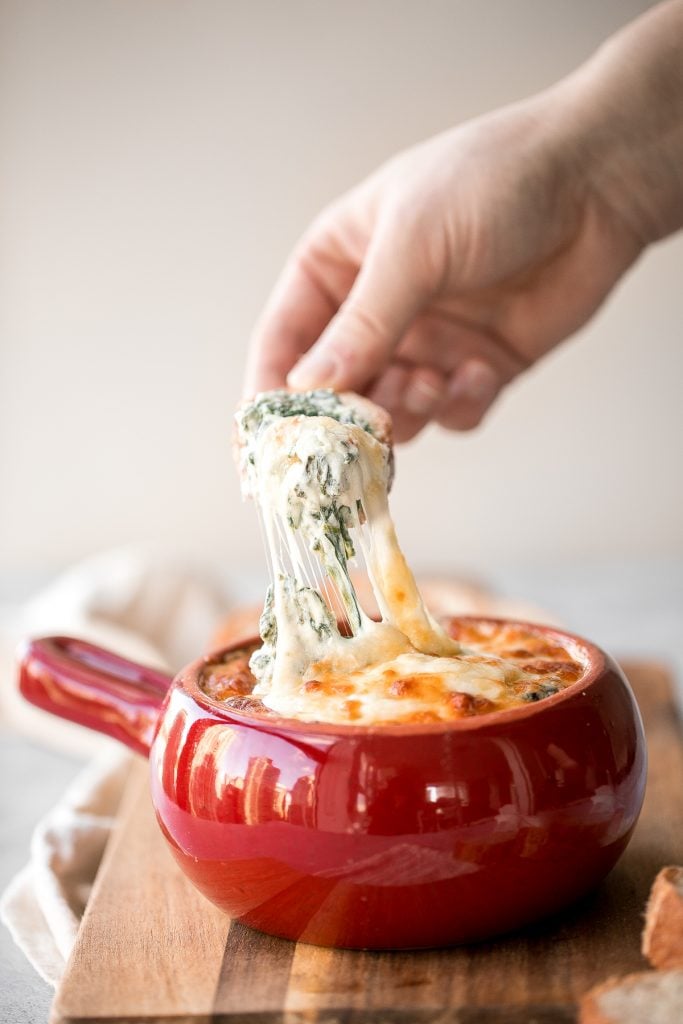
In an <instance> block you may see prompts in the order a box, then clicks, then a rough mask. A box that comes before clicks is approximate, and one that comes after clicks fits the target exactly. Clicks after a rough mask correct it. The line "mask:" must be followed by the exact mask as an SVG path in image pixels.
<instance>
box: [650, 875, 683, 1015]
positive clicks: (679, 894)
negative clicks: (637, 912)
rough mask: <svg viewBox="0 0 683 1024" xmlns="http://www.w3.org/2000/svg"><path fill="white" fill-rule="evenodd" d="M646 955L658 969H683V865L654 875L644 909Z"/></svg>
mask: <svg viewBox="0 0 683 1024" xmlns="http://www.w3.org/2000/svg"><path fill="white" fill-rule="evenodd" d="M643 956H646V957H647V959H648V960H649V961H650V963H651V964H652V966H653V967H657V968H658V969H659V970H670V969H672V968H676V967H677V968H682V969H683V867H673V866H672V867H667V868H662V870H661V871H660V872H659V874H658V875H657V877H656V878H655V881H654V885H653V886H652V889H651V891H650V898H649V900H648V903H647V908H646V910H645V928H644V930H643ZM681 1021H683V1016H682V1017H681Z"/></svg>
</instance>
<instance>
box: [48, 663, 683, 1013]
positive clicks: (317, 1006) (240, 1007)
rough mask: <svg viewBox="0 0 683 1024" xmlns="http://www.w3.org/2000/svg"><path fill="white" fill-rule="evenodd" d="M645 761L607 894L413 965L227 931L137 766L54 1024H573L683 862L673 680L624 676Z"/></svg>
mask: <svg viewBox="0 0 683 1024" xmlns="http://www.w3.org/2000/svg"><path fill="white" fill-rule="evenodd" d="M626 671H627V674H628V676H629V678H630V680H631V682H632V685H633V688H634V690H635V693H636V696H637V698H638V702H639V704H640V707H641V710H642V713H643V718H644V721H645V728H646V732H647V736H648V742H649V750H650V773H649V781H648V792H647V799H646V801H645V807H644V809H643V813H642V816H641V819H640V822H639V824H638V827H637V830H636V833H635V835H634V838H633V840H632V842H631V844H630V846H629V848H628V850H627V851H626V853H625V854H624V856H623V858H622V859H621V861H620V862H619V864H618V865H617V867H616V868H615V869H614V871H613V872H612V873H611V874H610V876H609V877H608V878H607V880H606V881H605V882H604V883H603V885H602V886H601V887H600V889H599V890H598V891H597V892H596V893H594V894H593V895H592V896H590V897H589V898H588V899H586V900H584V901H583V902H582V903H581V904H580V905H577V906H575V907H573V908H571V909H570V910H568V911H566V912H565V913H563V914H561V915H559V916H557V917H555V918H553V919H551V920H548V921H545V922H542V923H541V924H538V925H534V926H532V927H528V928H526V929H524V930H523V931H520V932H517V933H515V934H513V935H510V936H508V937H504V938H502V939H498V940H496V941H492V942H486V943H481V944H478V945H471V946H461V947H459V948H456V949H446V950H435V951H428V952H410V953H366V952H353V951H348V950H328V949H321V948H318V947H315V946H309V945H305V944H297V943H294V942H288V941H285V940H282V939H273V938H269V937H268V936H265V935H262V934H260V933H259V932H255V931H252V930H251V929H249V928H246V927H245V926H243V925H240V924H239V923H238V922H236V921H232V922H231V921H230V920H229V919H228V918H226V917H225V916H224V915H223V914H221V913H220V912H219V911H218V910H216V909H215V908H214V907H213V906H212V905H211V904H210V903H208V902H207V901H206V900H205V899H204V898H203V897H202V896H200V895H199V894H198V893H196V892H195V890H194V889H193V888H192V887H191V886H190V884H189V883H188V882H186V881H185V878H184V877H183V876H182V875H181V873H180V871H179V869H178V868H177V867H176V865H175V862H174V861H173V860H172V858H171V856H170V854H169V852H168V850H167V849H166V846H165V843H164V840H163V839H162V837H161V835H160V833H159V831H158V829H157V825H156V822H155V820H154V816H153V812H152V808H151V805H150V800H149V796H148V793H147V766H146V764H144V763H143V762H142V761H140V762H136V764H135V766H134V770H133V771H132V773H131V778H130V780H129V784H128V787H127V791H126V795H125V797H124V801H123V803H122V806H121V810H120V815H119V824H118V827H117V829H116V830H115V832H114V834H113V836H112V838H111V840H110V842H109V845H108V848H107V851H106V853H105V857H104V860H103V862H102V866H101V868H100V871H99V874H98V877H97V881H96V885H95V888H94V891H93V894H92V898H91V900H90V902H89V904H88V908H87V911H86V914H85V917H84V919H83V923H82V926H81V929H80V932H79V936H78V940H77V942H76V946H75V948H74V950H73V953H72V956H71V959H70V961H69V964H68V967H67V970H66V973H65V975H64V978H63V980H62V984H61V986H60V988H59V990H58V992H57V995H56V997H55V1000H54V1004H53V1008H52V1017H51V1020H52V1022H53V1024H72V1022H73V1024H76V1022H78V1024H86V1022H93V1024H94V1022H98V1024H105V1022H109V1024H113V1022H114V1021H126V1022H127V1024H134V1022H139V1024H171V1022H172V1024H183V1022H188V1024H190V1022H191V1024H209V1022H212V1024H238V1022H248V1024H304V1022H305V1024H357V1022H358V1024H360V1022H363V1024H420V1022H423V1024H426V1022H429V1024H446V1022H453V1024H569V1022H573V1021H574V1020H575V1004H576V1000H577V998H578V997H579V996H580V995H581V994H582V993H583V992H585V990H586V989H588V988H589V987H590V986H592V985H594V984H596V983H597V982H599V981H602V980H604V979H605V978H607V977H608V976H609V975H612V974H623V973H626V972H628V971H635V970H640V969H643V968H644V967H645V966H646V964H645V961H644V960H643V959H642V957H641V954H640V933H641V928H642V923H643V919H642V915H643V908H644V904H645V901H646V898H647V895H648V892H649V889H650V885H651V883H652V881H653V879H654V877H655V875H656V873H657V871H658V870H659V868H660V867H662V866H663V865H665V864H671V863H679V864H681V863H683V743H682V736H681V728H680V722H679V719H678V717H677V714H676V709H675V705H674V700H673V695H672V688H671V679H670V676H669V675H668V673H667V671H666V670H665V669H664V668H663V667H662V666H660V665H657V664H650V663H637V664H631V665H627V666H626Z"/></svg>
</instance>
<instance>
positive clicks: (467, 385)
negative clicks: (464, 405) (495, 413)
mask: <svg viewBox="0 0 683 1024" xmlns="http://www.w3.org/2000/svg"><path fill="white" fill-rule="evenodd" d="M499 389H500V380H499V377H498V374H497V373H496V371H495V370H494V369H493V368H492V367H491V366H489V364H488V363H483V362H482V361H481V360H480V359H469V360H468V361H467V362H466V363H463V365H462V366H461V367H460V369H459V370H457V371H456V372H455V373H454V374H453V376H452V378H451V382H450V384H449V387H448V394H449V397H450V398H451V399H454V398H455V399H458V400H459V401H465V402H477V403H481V402H490V401H491V400H492V399H493V398H494V397H495V396H496V394H497V393H498V391H499Z"/></svg>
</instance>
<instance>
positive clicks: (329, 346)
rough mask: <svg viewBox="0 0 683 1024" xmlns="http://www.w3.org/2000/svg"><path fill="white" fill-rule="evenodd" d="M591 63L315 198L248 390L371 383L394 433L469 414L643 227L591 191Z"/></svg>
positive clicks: (529, 355)
mask: <svg viewBox="0 0 683 1024" xmlns="http://www.w3.org/2000/svg"><path fill="white" fill-rule="evenodd" d="M584 78H585V76H584ZM584 78H580V80H579V83H578V85H577V84H576V83H574V82H570V83H569V84H565V83H561V84H560V86H558V87H555V88H554V89H552V90H549V91H548V92H547V93H545V94H542V95H540V96H536V97H533V98H532V99H531V100H527V101H525V102H523V103H520V104H517V105H515V106H512V107H508V108H506V109H504V110H501V111H498V112H495V113H493V114H491V115H488V116H486V117H483V118H478V119H477V120H474V121H472V122H469V123H466V124H464V125H462V126H460V127H458V128H455V129H453V130H451V131H448V132H445V133H444V134H442V135H439V136H437V137H435V138H433V139H430V140H429V141H427V142H425V143H423V144H422V145H419V146H416V147H415V148H413V149H410V150H408V151H406V152H405V153H403V154H400V155H399V156H397V157H396V158H394V159H393V160H390V161H389V162H388V163H387V164H386V165H385V166H383V167H382V168H380V169H379V170H378V171H377V172H376V173H375V174H373V175H372V176H371V177H370V178H369V179H367V180H366V181H365V182H363V183H362V184H361V185H359V186H358V187H357V188H355V189H353V190H352V191H351V192H349V193H348V194H347V195H345V196H343V197H342V198H341V199H339V200H338V201H337V202H335V203H333V204H332V205H331V206H330V207H329V208H328V209H327V210H325V211H324V212H323V213H322V214H321V216H320V217H318V219H317V220H316V221H315V222H314V224H313V225H312V226H311V228H310V229H309V231H308V232H307V233H306V234H305V236H304V237H303V239H302V240H301V242H300V243H299V245H298V246H297V247H296V249H295V251H294V253H293V255H292V257H291V258H290V260H289V262H288V264H287V265H286V267H285V270H284V272H283V275H282V277H281V279H280V281H279V282H278V284H277V286H276V288H275V290H274V292H273V294H272V296H271V298H270V300H269V302H268V304H267V306H266V309H265V311H264V313H263V316H262V317H261V320H260V322H259V324H258V325H257V328H256V331H255V335H254V338H253V343H252V348H251V352H250V360H249V368H248V375H247V389H248V390H249V391H255V390H264V389H267V388H273V387H282V386H283V385H284V383H285V381H287V383H288V384H289V385H290V386H292V387H294V388H312V387H325V386H329V387H334V388H335V389H337V390H344V389H351V390H355V391H359V392H363V393H367V394H369V396H370V397H371V398H373V399H374V400H375V401H377V402H379V403H380V404H382V405H384V406H385V407H386V408H387V409H388V410H389V411H390V412H391V413H392V415H393V417H394V426H395V433H396V437H397V440H407V439H408V438H410V437H412V436H414V435H415V434H416V433H417V432H418V431H419V430H420V429H421V428H422V427H423V426H424V425H425V424H426V423H427V422H429V420H431V419H435V420H436V421H437V422H439V423H440V424H442V425H443V426H445V427H448V428H451V429H468V428H470V427H473V426H476V425H477V424H478V423H479V422H480V420H481V418H482V416H483V415H484V413H485V412H486V410H487V409H488V408H489V406H490V405H491V403H492V402H493V401H494V399H495V397H496V396H497V395H498V393H499V392H500V391H501V389H502V388H503V387H504V386H505V385H506V384H507V383H508V382H509V381H511V380H512V379H513V378H514V377H515V376H516V375H517V374H518V373H520V372H521V371H522V370H523V369H525V368H526V367H527V366H529V365H530V364H531V363H533V362H535V361H536V360H537V359H538V358H539V357H540V356H542V355H543V354H544V353H546V352H548V351H549V350H550V349H551V348H553V347H554V346H555V345H557V344H558V343H559V342H560V341H562V340H563V339H564V338H566V337H568V336H569V335H570V334H572V333H573V332H574V331H576V330H577V329H578V328H579V327H580V326H581V325H582V324H584V323H585V322H586V321H587V320H588V319H589V317H590V316H591V315H592V313H593V312H594V311H595V310H596V309H597V308H598V307H599V305H600V304H601V303H602V301H603V300H604V298H605V297H606V296H607V294H608V293H609V291H610V290H611V288H612V287H613V285H614V284H615V283H616V281H618V279H619V278H620V277H621V275H622V274H623V273H624V271H625V270H626V269H627V268H628V266H629V265H630V264H631V263H632V262H633V261H634V260H635V259H636V258H637V256H638V254H639V253H640V251H641V250H642V248H643V247H644V245H645V244H646V242H647V241H648V240H649V239H648V238H646V237H645V234H646V232H645V231H640V230H639V225H637V224H634V222H633V221H632V220H631V219H630V218H629V217H628V216H624V215H623V210H622V209H621V207H620V206H619V203H613V202H612V201H611V200H610V196H609V195H606V194H605V190H603V189H601V188H600V182H601V181H602V178H601V176H600V174H599V173H596V169H595V167H594V166H593V164H592V162H591V159H590V153H591V151H592V150H591V143H590V140H588V141H587V140H586V137H585V136H586V133H585V131H584V130H583V125H582V118H583V120H584V121H588V120H590V119H589V118H587V117H586V113H585V112H586V109H587V106H588V107H589V108H590V109H591V110H592V107H595V106H597V100H596V99H595V95H594V94H593V95H591V90H590V89H589V90H588V91H589V101H590V102H589V103H588V105H587V104H586V103H585V102H583V103H581V102H577V94H581V92H582V90H583V92H584V93H585V91H586V86H585V81H584ZM610 84H611V83H610ZM596 89H597V87H596ZM595 91H596V90H594V92H595ZM598 91H599V90H598ZM591 104H592V106H591ZM591 131H592V132H593V133H597V135H598V138H600V139H601V143H600V145H598V146H596V147H595V148H596V152H597V151H599V152H600V159H601V161H602V164H601V166H604V165H605V163H608V164H609V163H610V160H609V159H607V160H606V158H605V153H604V150H602V149H601V146H602V145H603V142H602V136H603V135H604V132H602V134H601V126H600V124H599V121H598V123H597V124H592V125H591ZM622 141H623V140H622ZM622 151H624V152H626V156H624V157H623V160H624V161H625V162H627V160H628V147H624V146H623V145H622V146H621V148H620V147H619V146H615V149H614V152H615V153H616V154H617V155H616V156H615V157H614V160H612V162H611V164H610V176H609V180H613V179H614V178H615V177H616V176H617V172H618V171H619V166H618V162H619V159H620V158H621V157H620V154H621V152H622ZM609 156H610V157H611V156H612V154H609ZM615 161H616V163H617V166H616V168H615V165H614V164H615ZM626 171H627V168H626V166H624V174H626Z"/></svg>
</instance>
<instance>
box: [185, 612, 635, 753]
mask: <svg viewBox="0 0 683 1024" xmlns="http://www.w3.org/2000/svg"><path fill="white" fill-rule="evenodd" d="M444 620H446V621H449V620H457V621H458V622H461V621H463V622H480V623H486V624H487V625H494V626H495V625H511V626H516V627H520V628H522V629H527V630H531V631H532V632H537V633H542V634H543V635H545V636H548V635H549V636H554V637H557V638H558V639H561V640H562V642H563V644H564V645H567V643H568V644H569V646H574V647H576V648H578V650H579V652H580V653H581V656H582V660H583V661H584V664H585V666H586V669H585V671H584V673H583V675H581V676H580V677H579V678H578V679H577V680H575V682H573V683H570V684H569V685H568V686H566V687H565V688H564V689H562V690H559V691H558V692H557V693H555V694H552V695H551V696H549V697H545V698H544V699H543V700H541V701H533V702H531V703H529V704H526V705H522V706H519V707H515V708H509V709H508V710H507V711H489V712H485V713H484V714H479V715H471V716H469V717H466V718H460V719H455V720H454V721H451V722H414V723H410V722H403V723H392V724H386V725H373V724H364V725H352V724H347V723H333V722H317V721H312V722H309V721H304V720H302V719H300V718H292V717H287V716H285V715H278V714H274V713H270V714H269V715H268V716H267V717H266V716H262V715H259V714H256V713H253V712H249V711H241V710H239V709H237V708H229V707H226V706H224V705H222V704H221V703H220V702H219V701H217V700H214V699H213V698H212V697H210V696H209V695H208V694H206V693H205V692H204V690H202V689H201V687H200V685H199V677H200V673H201V671H202V670H203V669H204V668H205V667H206V666H207V665H209V664H211V662H213V661H216V659H217V658H219V657H221V656H223V655H225V654H229V653H231V652H233V651H237V650H240V649H241V648H243V647H249V646H251V645H252V644H253V643H255V642H256V643H258V642H259V641H260V638H259V637H245V638H244V639H241V640H238V641H236V642H234V643H231V644H228V645H227V646H225V647H221V648H218V649H216V650H214V651H210V652H208V653H207V654H204V655H202V657H200V658H197V659H196V660H195V661H193V662H191V664H189V665H187V666H186V667H185V668H184V669H182V670H181V671H180V672H179V673H178V675H177V676H176V678H175V680H174V686H173V687H172V688H171V690H173V689H174V688H175V687H176V686H179V687H181V688H182V689H183V690H184V691H185V692H186V693H187V694H188V695H189V696H190V697H191V698H192V699H193V700H194V701H195V703H197V704H199V705H200V706H201V707H202V708H203V709H204V710H205V711H207V712H209V713H210V714H211V715H213V716H214V717H216V718H220V719H222V720H224V721H226V722H229V723H232V724H240V725H246V726H250V727H252V728H254V727H255V728H260V729H261V730H264V729H265V730H266V731H272V732H285V733H297V734H301V735H305V736H316V735H317V736H334V737H338V738H342V737H354V736H378V735H379V736H383V737H384V736H386V737H401V736H402V737H413V736H418V735H425V736H430V735H438V734H454V733H455V734H457V733H462V732H473V731H474V732H476V731H479V730H481V729H486V728H490V727H492V726H496V725H498V723H500V724H503V725H507V724H514V723H517V722H520V721H524V720H525V719H529V718H533V717H534V716H536V715H539V714H542V713H543V712H545V711H548V710H550V709H551V708H557V707H558V706H559V705H561V704H562V703H564V702H566V701H567V700H571V698H572V697H575V696H577V695H578V694H580V693H582V692H583V691H586V690H588V688H589V687H591V686H593V685H594V684H595V683H596V682H597V681H599V680H600V679H601V678H602V677H603V675H604V674H605V672H606V671H607V670H608V669H612V670H614V669H617V671H618V667H617V666H616V664H615V663H613V662H612V659H610V658H609V656H608V655H607V654H606V653H605V651H603V650H602V649H601V648H600V647H598V646H597V645H596V644H594V643H592V642H591V641H590V640H586V639H584V637H581V636H578V635H577V634H575V633H570V632H568V631H567V630H564V629H561V628H559V627H558V626H551V625H544V624H542V623H536V622H526V621H523V620H519V619H508V618H501V617H496V616H491V615H449V616H447V617H446V616H444Z"/></svg>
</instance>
